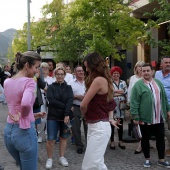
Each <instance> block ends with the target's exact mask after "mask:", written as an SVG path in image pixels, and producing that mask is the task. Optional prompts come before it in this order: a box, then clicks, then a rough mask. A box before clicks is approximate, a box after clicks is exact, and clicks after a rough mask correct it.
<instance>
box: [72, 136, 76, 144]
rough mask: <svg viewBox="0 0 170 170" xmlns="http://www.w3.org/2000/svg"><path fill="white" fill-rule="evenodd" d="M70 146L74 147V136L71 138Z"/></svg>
mask: <svg viewBox="0 0 170 170" xmlns="http://www.w3.org/2000/svg"><path fill="white" fill-rule="evenodd" d="M71 144H72V145H75V140H74V136H72V137H71Z"/></svg>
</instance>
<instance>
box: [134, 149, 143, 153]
mask: <svg viewBox="0 0 170 170" xmlns="http://www.w3.org/2000/svg"><path fill="white" fill-rule="evenodd" d="M140 153H142V149H141V150H140V151H135V152H134V154H140Z"/></svg>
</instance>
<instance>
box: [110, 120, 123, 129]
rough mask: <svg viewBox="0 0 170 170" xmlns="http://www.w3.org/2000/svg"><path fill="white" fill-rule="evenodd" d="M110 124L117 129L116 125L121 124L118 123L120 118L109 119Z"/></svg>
mask: <svg viewBox="0 0 170 170" xmlns="http://www.w3.org/2000/svg"><path fill="white" fill-rule="evenodd" d="M109 122H110V124H111V125H113V126H115V127H116V128H117V129H119V127H118V126H117V125H122V124H120V119H117V120H114V119H111V120H109Z"/></svg>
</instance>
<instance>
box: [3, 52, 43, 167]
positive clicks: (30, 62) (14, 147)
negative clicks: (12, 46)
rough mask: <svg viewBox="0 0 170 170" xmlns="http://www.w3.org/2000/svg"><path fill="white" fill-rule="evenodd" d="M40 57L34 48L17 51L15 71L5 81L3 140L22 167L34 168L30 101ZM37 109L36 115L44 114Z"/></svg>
mask: <svg viewBox="0 0 170 170" xmlns="http://www.w3.org/2000/svg"><path fill="white" fill-rule="evenodd" d="M40 61H41V57H40V55H39V54H37V53H36V52H33V51H27V52H25V53H23V54H21V53H17V54H16V61H15V63H16V68H17V70H18V73H17V74H16V75H14V76H13V77H12V78H8V79H6V80H5V82H4V92H5V96H6V102H7V104H8V109H9V115H8V118H7V124H6V126H5V128H4V141H5V145H6V148H7V150H8V152H9V153H10V154H11V156H12V157H13V158H14V159H15V160H16V162H17V164H19V166H20V169H21V170H37V162H38V159H37V158H38V150H37V148H38V147H37V134H36V130H35V124H34V122H35V118H34V114H33V103H34V101H35V94H36V93H35V89H36V88H35V87H36V83H35V80H34V79H33V76H34V75H35V74H36V73H37V71H38V69H39V65H40ZM44 114H45V113H42V112H39V113H37V114H36V115H35V117H36V118H39V117H43V116H44Z"/></svg>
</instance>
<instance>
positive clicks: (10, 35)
mask: <svg viewBox="0 0 170 170" xmlns="http://www.w3.org/2000/svg"><path fill="white" fill-rule="evenodd" d="M16 31H17V30H16V29H13V28H11V29H7V30H6V31H4V32H0V65H4V64H6V63H7V62H8V59H7V54H8V48H9V47H10V46H11V44H12V41H13V39H14V35H15V33H16Z"/></svg>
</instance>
